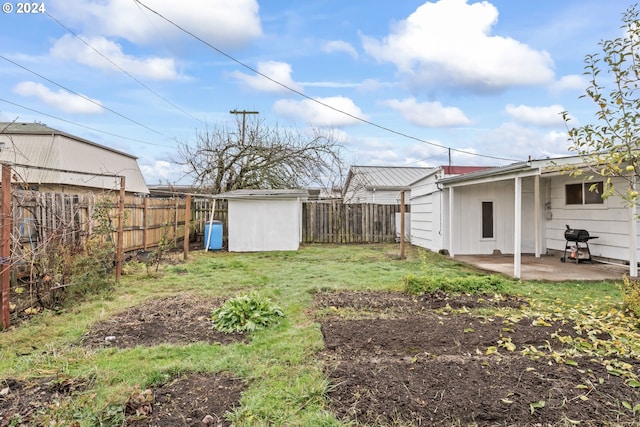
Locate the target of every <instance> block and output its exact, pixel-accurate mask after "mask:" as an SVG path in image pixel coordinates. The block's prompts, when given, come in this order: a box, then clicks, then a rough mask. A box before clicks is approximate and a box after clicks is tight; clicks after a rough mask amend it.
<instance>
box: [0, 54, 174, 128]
mask: <svg viewBox="0 0 640 427" xmlns="http://www.w3.org/2000/svg"><path fill="white" fill-rule="evenodd" d="M0 58H1V59H4V60H5V61H7V62H9V63H11V64H13V65H15V66H16V67H19V68H22V69H23V70H25V71H27V72H29V73H31V74H33V75H35V76H38V77H40V78H41V79H43V80H45V81H47V82H49V83H51V84H53V85H56V86H58V87H59V88H61V89H64V90H66V91H67V92H70V93H72V94H74V95H76V96H79V97H80V98H82V99H85V100H87V101H89V102H91V103H92V104H95V105H97V106H99V107H100V108H104V109H105V110H107V111H110V112H112V113H113V114H115V115H117V116H119V117H122V118H123V119H125V120H127V121H130V122H131V123H133V124H136V125H138V126H140V127H143V128H145V129H147V130H150V131H151V132H153V133H156V134H158V135H161V136H164V137H165V138H169V139H172V138H170V137H168V136H167V135H164V134H163V133H162V132H160V131H157V130H155V129H153V128H151V127H149V126H147V125H145V124H142V123H140V122H138V121H136V120H134V119H132V118H130V117H127V116H125V115H124V114H121V113H119V112H117V111H115V110H113V109H111V108H109V107H105V106H104V105H102V104H100V103H99V102H96V101H94V100H93V99H91V98H89V97H87V96H85V95H82V94H81V93H78V92H76V91H74V90H71V89H69V88H67V87H65V86H63V85H61V84H60V83H57V82H55V81H53V80H51V79H49V78H47V77H45V76H43V75H42V74H39V73H37V72H35V71H33V70H31V69H29V68H27V67H25V66H24V65H20V64H18V63H17V62H15V61H12V60H11V59H9V58H7V57H5V56H3V55H0Z"/></svg>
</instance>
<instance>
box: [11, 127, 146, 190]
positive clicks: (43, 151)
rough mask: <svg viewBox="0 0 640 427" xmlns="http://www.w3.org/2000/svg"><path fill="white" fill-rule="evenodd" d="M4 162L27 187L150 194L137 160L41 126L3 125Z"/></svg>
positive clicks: (128, 155)
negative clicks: (55, 186) (122, 183)
mask: <svg viewBox="0 0 640 427" xmlns="http://www.w3.org/2000/svg"><path fill="white" fill-rule="evenodd" d="M0 142H2V143H4V147H3V148H2V150H1V151H0V162H4V163H9V164H11V165H13V168H14V170H15V172H16V175H17V176H18V177H19V179H20V181H22V182H25V183H27V184H60V185H73V186H79V187H90V188H99V189H105V190H116V189H118V188H119V186H120V179H119V177H120V176H124V177H125V189H126V191H128V192H133V193H145V194H146V193H148V192H149V189H148V188H147V184H146V183H145V181H144V177H143V176H142V172H141V171H140V167H139V166H138V162H137V161H136V159H137V158H136V157H135V156H132V155H130V154H127V153H123V152H121V151H118V150H114V149H112V148H109V147H105V146H103V145H100V144H96V143H93V142H91V141H88V140H86V139H83V138H79V137H76V136H73V135H70V134H68V133H65V132H61V131H58V130H56V129H53V128H50V127H48V126H46V125H43V124H40V123H24V124H22V123H0Z"/></svg>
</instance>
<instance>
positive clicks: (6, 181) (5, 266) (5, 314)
mask: <svg viewBox="0 0 640 427" xmlns="http://www.w3.org/2000/svg"><path fill="white" fill-rule="evenodd" d="M0 209H1V216H2V227H1V233H0V239H2V242H1V243H0V257H2V263H1V264H0V265H1V266H2V271H0V281H1V282H2V293H1V294H0V297H1V298H0V301H1V302H2V328H3V329H7V328H8V327H9V323H10V311H11V308H10V305H9V302H10V301H9V298H10V295H11V293H10V290H11V289H10V284H11V274H10V273H11V261H10V258H11V227H12V224H11V223H12V221H11V166H9V165H7V164H5V163H3V164H2V206H1V207H0Z"/></svg>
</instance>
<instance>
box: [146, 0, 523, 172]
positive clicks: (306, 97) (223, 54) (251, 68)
mask: <svg viewBox="0 0 640 427" xmlns="http://www.w3.org/2000/svg"><path fill="white" fill-rule="evenodd" d="M134 2H136V3H138V4H139V5H140V6H142V7H144V8H145V9H147V10H148V11H149V12H151V13H153V14H155V15H157V16H158V17H160V18H161V19H163V20H164V21H166V22H168V23H169V24H171V25H173V26H174V27H176V28H178V29H179V30H180V31H182V32H184V33H186V34H188V35H190V36H191V37H193V38H194V39H196V40H198V41H199V42H201V43H203V44H204V45H206V46H208V47H209V48H211V49H213V50H215V51H216V52H218V53H219V54H221V55H222V56H224V57H226V58H228V59H230V60H231V61H233V62H235V63H236V64H238V65H240V66H242V67H244V68H246V69H247V70H249V71H251V72H253V73H255V74H257V75H259V76H261V77H263V78H265V79H267V80H269V81H270V82H272V83H274V84H277V85H278V86H280V87H282V88H284V89H286V90H288V91H290V92H293V93H295V94H296V95H299V96H301V97H303V98H305V99H308V100H310V101H312V102H315V103H317V104H319V105H322V106H323V107H325V108H329V109H331V110H333V111H336V112H338V113H341V114H344V115H346V116H348V117H351V118H352V119H354V120H357V121H359V122H361V123H365V124H368V125H370V126H374V127H376V128H378V129H381V130H384V131H386V132H390V133H393V134H395V135H398V136H402V137H404V138H407V139H412V140H414V141H418V142H422V143H424V144H428V145H432V146H434V147H438V148H442V149H446V150H452V151H455V152H457V153H461V154H467V155H470V156H478V157H485V158H489V159H494V160H506V161H512V162H513V161H517V160H516V159H509V158H504V157H497V156H491V155H487V154H478V153H473V152H470V151H465V150H460V149H457V148H452V147H447V146H444V145H441V144H437V143H435V142H431V141H427V140H424V139H420V138H418V137H415V136H412V135H409V134H406V133H404V132H400V131H397V130H394V129H391V128H388V127H386V126H382V125H379V124H377V123H374V122H372V121H369V120H366V119H363V118H362V117H358V116H356V115H354V114H351V113H349V112H346V111H344V110H341V109H339V108H336V107H333V106H331V105H329V104H327V103H325V102H322V101H320V100H318V99H315V98H313V97H311V96H309V95H306V94H304V93H302V92H300V91H299V90H297V89H294V88H292V87H290V86H288V85H286V84H284V83H282V82H279V81H277V80H275V79H273V78H271V77H269V76H268V75H266V74H264V73H261V72H260V71H258V70H257V69H255V68H253V67H251V66H250V65H247V64H245V63H244V62H242V61H240V60H239V59H236V58H235V57H233V56H231V55H230V54H228V53H226V52H225V51H223V50H222V49H220V48H218V47H216V46H214V45H212V44H211V43H209V42H208V41H206V40H204V39H202V38H201V37H199V36H197V35H196V34H194V33H192V32H191V31H189V30H187V29H186V28H184V27H182V26H180V25H179V24H177V23H176V22H174V21H172V20H171V19H169V18H167V17H166V16H164V15H162V14H161V13H160V12H158V11H156V10H154V9H152V8H150V7H149V6H147V5H146V4H144V3H142V2H141V1H140V0H134Z"/></svg>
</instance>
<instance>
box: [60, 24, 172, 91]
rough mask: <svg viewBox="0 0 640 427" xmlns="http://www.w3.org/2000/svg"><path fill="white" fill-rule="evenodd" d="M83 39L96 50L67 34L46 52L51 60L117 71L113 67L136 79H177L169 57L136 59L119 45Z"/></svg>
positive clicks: (97, 38)
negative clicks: (56, 59)
mask: <svg viewBox="0 0 640 427" xmlns="http://www.w3.org/2000/svg"><path fill="white" fill-rule="evenodd" d="M83 40H85V41H86V42H87V43H88V44H89V45H90V46H92V47H93V48H95V50H94V49H92V48H91V47H89V46H87V44H85V43H83V42H82V41H80V40H78V39H77V38H76V37H73V36H72V35H70V34H67V35H65V36H63V37H62V38H60V39H58V40H57V41H56V42H55V43H54V45H53V47H52V48H51V49H50V50H49V52H50V53H51V56H53V57H54V58H59V59H64V60H72V61H76V62H78V63H80V64H84V65H88V66H90V67H93V68H100V69H105V70H116V69H117V68H116V67H115V66H114V65H113V64H116V65H117V66H118V67H120V68H122V69H123V70H125V71H127V72H128V73H130V74H132V75H136V76H143V77H146V78H151V79H156V80H175V79H176V78H178V72H177V71H176V64H175V61H174V60H173V59H172V58H158V57H152V58H144V59H138V58H135V57H133V56H130V55H126V54H125V53H124V52H123V51H122V46H120V45H119V44H117V43H115V42H113V41H111V40H108V39H106V38H104V37H90V38H89V37H83ZM96 50H97V51H98V52H100V53H102V55H104V56H105V57H107V58H109V60H110V61H111V62H113V64H112V63H111V62H109V61H108V60H107V59H105V58H104V57H103V56H101V55H100V54H98V53H97V52H96Z"/></svg>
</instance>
